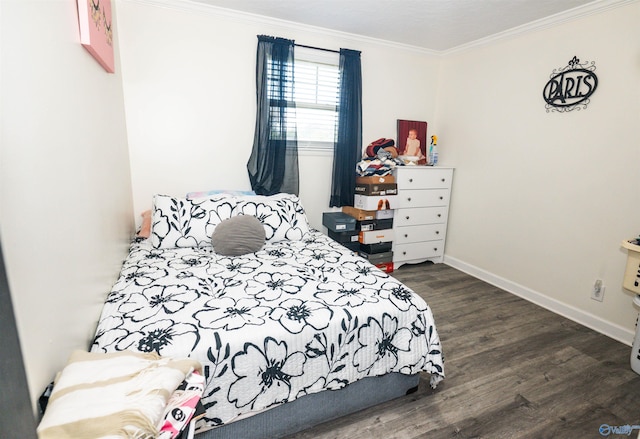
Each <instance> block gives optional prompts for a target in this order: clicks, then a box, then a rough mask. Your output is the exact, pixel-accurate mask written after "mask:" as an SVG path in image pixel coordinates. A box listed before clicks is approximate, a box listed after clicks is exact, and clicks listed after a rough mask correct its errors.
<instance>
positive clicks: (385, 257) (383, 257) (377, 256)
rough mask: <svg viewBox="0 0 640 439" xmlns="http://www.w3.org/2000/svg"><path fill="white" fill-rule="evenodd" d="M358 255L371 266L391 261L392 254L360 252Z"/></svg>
mask: <svg viewBox="0 0 640 439" xmlns="http://www.w3.org/2000/svg"><path fill="white" fill-rule="evenodd" d="M358 254H359V255H360V256H362V257H363V258H365V259H367V260H368V261H369V262H371V263H372V264H373V265H376V264H384V263H385V262H392V261H393V252H384V253H365V252H362V251H361V252H358Z"/></svg>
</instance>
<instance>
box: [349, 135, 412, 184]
mask: <svg viewBox="0 0 640 439" xmlns="http://www.w3.org/2000/svg"><path fill="white" fill-rule="evenodd" d="M402 165H404V162H403V161H402V160H400V159H398V150H397V149H396V146H395V142H394V141H393V139H385V138H380V139H378V140H374V141H373V142H371V143H370V144H369V145H368V146H367V149H366V150H365V152H364V156H363V158H362V160H361V161H359V162H358V163H357V164H356V173H357V174H358V175H359V176H360V177H368V176H372V175H389V174H391V171H392V170H393V168H395V167H396V166H402Z"/></svg>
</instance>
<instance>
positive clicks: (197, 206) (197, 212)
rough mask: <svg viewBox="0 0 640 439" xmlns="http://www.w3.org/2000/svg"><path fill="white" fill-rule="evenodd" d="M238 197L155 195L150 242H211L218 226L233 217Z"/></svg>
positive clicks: (192, 244)
mask: <svg viewBox="0 0 640 439" xmlns="http://www.w3.org/2000/svg"><path fill="white" fill-rule="evenodd" d="M235 205H236V199H235V198H234V197H232V196H229V195H226V194H220V195H216V196H214V197H208V198H195V199H192V200H189V199H186V198H174V197H170V196H167V195H156V196H154V197H153V212H152V226H151V245H152V246H153V247H154V248H174V247H203V246H210V245H211V235H212V233H213V231H214V229H215V227H216V226H217V225H218V224H220V223H221V222H222V221H224V220H225V219H228V218H231V216H232V211H233V209H234V207H235Z"/></svg>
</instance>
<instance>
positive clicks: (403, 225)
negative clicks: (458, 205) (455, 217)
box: [393, 166, 454, 269]
mask: <svg viewBox="0 0 640 439" xmlns="http://www.w3.org/2000/svg"><path fill="white" fill-rule="evenodd" d="M453 171H454V168H447V167H440V166H439V167H429V166H397V167H396V168H395V169H394V170H393V175H394V176H395V178H396V183H397V185H398V195H397V197H398V205H397V210H396V211H395V214H394V221H393V229H394V237H395V240H394V242H393V263H394V268H395V269H398V268H399V267H400V266H402V265H403V264H417V263H420V262H425V261H432V262H434V263H441V262H443V260H444V250H445V244H446V237H447V222H448V219H449V201H450V198H451V188H452V184H453Z"/></svg>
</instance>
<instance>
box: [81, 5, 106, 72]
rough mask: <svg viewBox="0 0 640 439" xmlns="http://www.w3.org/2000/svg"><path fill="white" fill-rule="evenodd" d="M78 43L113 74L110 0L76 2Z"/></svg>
mask: <svg viewBox="0 0 640 439" xmlns="http://www.w3.org/2000/svg"><path fill="white" fill-rule="evenodd" d="M77 1H78V22H79V25H80V43H81V44H82V45H83V46H84V48H85V49H87V50H88V51H89V53H90V54H91V55H93V57H94V58H95V59H96V60H97V61H98V63H100V65H101V66H102V67H103V68H104V69H105V70H106V71H107V72H109V73H114V72H115V62H114V56H113V21H112V19H111V0H77Z"/></svg>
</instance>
